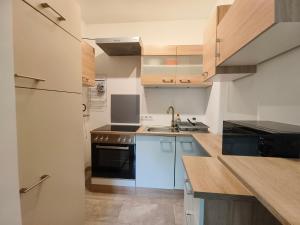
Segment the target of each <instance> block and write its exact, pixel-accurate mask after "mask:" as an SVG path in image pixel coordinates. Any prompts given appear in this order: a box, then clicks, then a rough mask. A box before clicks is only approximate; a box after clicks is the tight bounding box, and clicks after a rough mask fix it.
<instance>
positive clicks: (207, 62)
mask: <svg viewBox="0 0 300 225" xmlns="http://www.w3.org/2000/svg"><path fill="white" fill-rule="evenodd" d="M229 8H230V5H222V6H218V7H217V8H216V9H215V10H214V11H213V13H212V15H211V17H210V18H209V21H208V24H207V27H206V29H205V31H204V37H203V39H204V40H203V42H204V44H203V78H204V79H207V78H209V77H211V76H213V75H215V74H216V73H217V71H216V57H217V26H218V24H219V23H220V21H221V20H222V19H223V17H224V16H225V14H226V13H227V11H228V10H229Z"/></svg>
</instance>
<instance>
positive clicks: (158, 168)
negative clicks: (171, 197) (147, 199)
mask: <svg viewBox="0 0 300 225" xmlns="http://www.w3.org/2000/svg"><path fill="white" fill-rule="evenodd" d="M174 159H175V137H161V136H137V137H136V186H137V187H146V188H161V189H173V188H174Z"/></svg>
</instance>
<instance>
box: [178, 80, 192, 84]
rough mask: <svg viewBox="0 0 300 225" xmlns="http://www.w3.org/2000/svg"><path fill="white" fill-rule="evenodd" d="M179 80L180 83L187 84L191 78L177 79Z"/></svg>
mask: <svg viewBox="0 0 300 225" xmlns="http://www.w3.org/2000/svg"><path fill="white" fill-rule="evenodd" d="M179 81H180V83H182V84H189V83H191V80H179Z"/></svg>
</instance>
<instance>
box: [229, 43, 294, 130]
mask: <svg viewBox="0 0 300 225" xmlns="http://www.w3.org/2000/svg"><path fill="white" fill-rule="evenodd" d="M299 58H300V48H297V49H294V50H293V51H290V52H287V53H286V54H283V55H281V56H278V57H276V58H274V59H272V60H270V61H267V62H265V63H263V64H260V65H259V66H258V71H257V73H256V74H254V75H253V76H250V77H247V78H245V79H241V80H238V81H236V82H233V83H231V84H230V86H229V88H228V105H227V109H226V110H227V115H226V119H228V118H229V119H232V117H233V116H234V117H235V119H243V118H242V115H248V116H252V117H254V116H255V119H259V120H273V121H278V122H283V123H291V124H298V125H300V117H299V114H300V99H299V96H300V88H299V86H300V77H299V70H300V64H299ZM239 115H240V116H239Z"/></svg>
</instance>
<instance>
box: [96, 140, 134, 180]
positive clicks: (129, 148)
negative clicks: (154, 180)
mask: <svg viewBox="0 0 300 225" xmlns="http://www.w3.org/2000/svg"><path fill="white" fill-rule="evenodd" d="M92 176H93V177H105V178H121V179H135V145H115V144H113V145H112V144H92Z"/></svg>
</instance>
